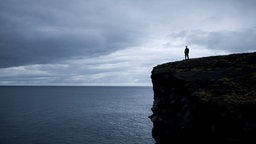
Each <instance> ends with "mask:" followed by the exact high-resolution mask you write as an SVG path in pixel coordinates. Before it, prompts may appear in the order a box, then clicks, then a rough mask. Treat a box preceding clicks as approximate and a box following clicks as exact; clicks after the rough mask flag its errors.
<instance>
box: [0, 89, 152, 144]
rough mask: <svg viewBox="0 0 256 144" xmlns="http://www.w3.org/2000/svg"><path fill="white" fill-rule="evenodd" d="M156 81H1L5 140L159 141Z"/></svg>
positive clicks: (56, 143)
mask: <svg viewBox="0 0 256 144" xmlns="http://www.w3.org/2000/svg"><path fill="white" fill-rule="evenodd" d="M152 103H153V91H152V88H151V87H0V143H1V144H153V143H154V140H153V138H152V136H151V129H152V123H151V121H150V120H149V119H148V116H149V115H151V111H150V108H151V107H152Z"/></svg>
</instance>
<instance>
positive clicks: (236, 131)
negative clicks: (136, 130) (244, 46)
mask: <svg viewBox="0 0 256 144" xmlns="http://www.w3.org/2000/svg"><path fill="white" fill-rule="evenodd" d="M151 79H152V83H153V90H154V104H153V106H152V112H153V114H152V115H151V116H149V118H150V119H151V121H152V122H153V129H152V136H153V137H154V139H155V141H156V144H187V143H196V144H255V143H256V116H255V114H256V53H244V54H233V55H227V56H214V57H205V58H198V59H190V60H183V61H179V62H171V63H166V64H162V65H158V66H156V67H154V68H153V70H152V75H151Z"/></svg>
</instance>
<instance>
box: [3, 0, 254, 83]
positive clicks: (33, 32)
mask: <svg viewBox="0 0 256 144" xmlns="http://www.w3.org/2000/svg"><path fill="white" fill-rule="evenodd" d="M255 5H256V2H255V1H254V0H245V1H239V0H226V1H221V0H216V1H201V0H172V1H169V0H161V1H155V0H131V1H123V0H75V1H68V0H44V1H39V0H2V1H1V2H0V21H1V23H0V48H1V51H0V84H1V85H151V84H150V83H151V82H150V71H151V69H152V67H153V66H155V65H157V64H160V63H164V62H168V61H175V60H182V59H183V49H184V47H185V45H188V46H189V47H190V49H191V57H192V58H193V57H201V56H210V55H218V54H229V53H240V52H251V51H255V50H256V48H255V47H254V45H255V44H256V42H255V39H256V19H255V18H254V15H255V13H256V9H255Z"/></svg>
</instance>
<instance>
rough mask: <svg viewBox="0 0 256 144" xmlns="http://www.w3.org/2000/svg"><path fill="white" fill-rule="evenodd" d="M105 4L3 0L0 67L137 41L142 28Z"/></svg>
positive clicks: (91, 52)
mask: <svg viewBox="0 0 256 144" xmlns="http://www.w3.org/2000/svg"><path fill="white" fill-rule="evenodd" d="M103 4H106V5H105V7H104V5H102V4H98V3H97V4H95V2H93V1H86V2H84V1H76V3H75V2H70V1H58V0H57V1H47V2H46V1H31V0H23V1H15V0H10V1H7V0H6V1H2V2H1V7H0V8H1V10H0V13H1V14H0V21H1V23H0V32H1V33H0V47H1V52H0V57H1V58H0V67H9V66H18V65H27V64H36V63H52V62H56V61H62V60H64V59H68V58H72V57H91V56H95V55H100V54H106V53H109V52H112V51H115V50H117V49H122V48H125V47H127V46H131V45H136V44H137V43H138V42H139V39H141V38H140V37H139V35H140V32H139V29H138V30H136V29H135V27H136V26H135V25H134V24H132V21H129V20H128V19H124V18H123V17H122V16H124V15H122V14H120V13H116V12H115V11H114V10H112V8H110V7H108V3H107V2H103ZM111 6H112V5H111ZM98 8H99V9H98ZM120 20H123V21H120Z"/></svg>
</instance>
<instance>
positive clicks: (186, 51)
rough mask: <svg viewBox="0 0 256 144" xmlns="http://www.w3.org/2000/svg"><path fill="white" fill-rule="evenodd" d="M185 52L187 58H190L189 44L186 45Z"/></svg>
mask: <svg viewBox="0 0 256 144" xmlns="http://www.w3.org/2000/svg"><path fill="white" fill-rule="evenodd" d="M184 53H185V59H189V56H188V54H189V49H188V46H186V48H185V50H184Z"/></svg>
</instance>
